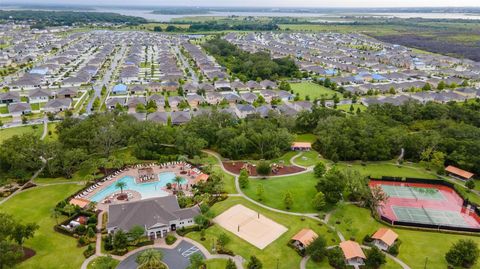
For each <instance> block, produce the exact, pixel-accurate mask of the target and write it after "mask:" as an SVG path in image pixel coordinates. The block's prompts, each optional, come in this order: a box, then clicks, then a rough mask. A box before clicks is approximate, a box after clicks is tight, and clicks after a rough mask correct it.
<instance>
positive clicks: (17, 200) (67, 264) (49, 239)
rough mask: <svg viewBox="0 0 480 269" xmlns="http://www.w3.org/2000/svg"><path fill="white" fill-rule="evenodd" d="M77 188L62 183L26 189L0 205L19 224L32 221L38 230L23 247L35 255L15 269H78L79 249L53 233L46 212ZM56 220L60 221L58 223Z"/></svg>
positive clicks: (64, 237)
mask: <svg viewBox="0 0 480 269" xmlns="http://www.w3.org/2000/svg"><path fill="white" fill-rule="evenodd" d="M79 188H81V186H78V185H75V184H62V185H54V186H48V187H37V188H33V189H29V190H27V191H25V192H23V193H20V194H18V195H17V196H15V197H13V198H11V199H10V200H9V201H7V202H5V204H3V205H0V211H1V212H5V213H9V214H12V215H14V216H15V217H16V218H17V219H19V220H21V221H22V222H24V223H25V222H35V223H37V224H38V225H39V226H40V229H39V230H38V231H37V232H36V233H35V237H34V238H32V239H29V240H27V241H26V243H25V246H26V247H30V248H33V249H34V250H35V251H36V252H37V254H36V255H35V256H34V257H32V258H31V259H29V260H27V261H25V262H23V263H21V264H20V265H19V266H17V267H16V268H19V269H23V268H39V269H40V268H45V269H50V268H65V269H69V268H80V265H81V264H82V262H83V261H84V259H85V258H84V257H83V255H82V252H83V248H78V247H77V241H76V240H75V239H74V238H71V237H68V236H65V235H62V234H59V233H57V232H55V231H54V230H53V226H54V225H55V220H54V219H53V218H51V217H50V211H51V209H52V208H54V207H55V205H56V204H57V203H58V202H59V201H61V200H62V199H64V198H65V197H66V196H68V195H69V194H71V193H74V192H75V191H77V190H78V189H79ZM59 221H60V220H59Z"/></svg>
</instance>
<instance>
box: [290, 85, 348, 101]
mask: <svg viewBox="0 0 480 269" xmlns="http://www.w3.org/2000/svg"><path fill="white" fill-rule="evenodd" d="M290 85H291V87H292V90H293V92H294V93H298V94H300V99H302V100H305V96H307V95H308V96H309V97H310V100H314V99H316V98H321V97H322V96H323V97H325V99H332V98H333V95H334V94H335V93H336V94H337V95H339V93H337V92H336V91H334V90H331V89H328V88H326V87H323V86H322V85H318V84H315V83H312V82H300V83H291V84H290ZM339 97H340V95H339Z"/></svg>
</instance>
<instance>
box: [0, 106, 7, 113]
mask: <svg viewBox="0 0 480 269" xmlns="http://www.w3.org/2000/svg"><path fill="white" fill-rule="evenodd" d="M0 114H8V107H7V106H0Z"/></svg>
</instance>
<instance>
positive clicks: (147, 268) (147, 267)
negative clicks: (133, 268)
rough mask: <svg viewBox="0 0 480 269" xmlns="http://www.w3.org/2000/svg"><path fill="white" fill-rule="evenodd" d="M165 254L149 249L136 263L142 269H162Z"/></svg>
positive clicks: (139, 256) (141, 254)
mask: <svg viewBox="0 0 480 269" xmlns="http://www.w3.org/2000/svg"><path fill="white" fill-rule="evenodd" d="M162 259H163V253H162V252H161V251H160V250H157V249H147V250H145V251H143V252H142V253H140V255H138V257H137V258H136V259H135V261H136V262H137V263H138V268H142V269H157V268H162V265H163V264H162Z"/></svg>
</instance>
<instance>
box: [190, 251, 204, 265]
mask: <svg viewBox="0 0 480 269" xmlns="http://www.w3.org/2000/svg"><path fill="white" fill-rule="evenodd" d="M189 259H190V265H189V266H188V267H187V269H200V268H205V259H204V258H203V256H202V255H201V254H200V253H194V254H192V255H190V258H189Z"/></svg>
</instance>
